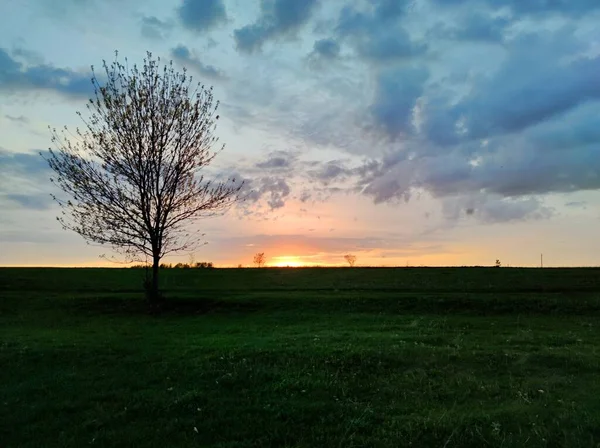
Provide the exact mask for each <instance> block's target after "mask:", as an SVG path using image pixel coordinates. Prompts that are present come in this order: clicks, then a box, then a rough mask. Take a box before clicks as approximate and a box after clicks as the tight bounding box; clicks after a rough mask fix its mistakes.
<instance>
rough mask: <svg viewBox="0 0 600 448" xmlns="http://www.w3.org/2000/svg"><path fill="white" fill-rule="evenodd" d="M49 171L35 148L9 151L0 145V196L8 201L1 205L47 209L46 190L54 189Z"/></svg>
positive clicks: (50, 203)
mask: <svg viewBox="0 0 600 448" xmlns="http://www.w3.org/2000/svg"><path fill="white" fill-rule="evenodd" d="M43 154H44V155H46V154H47V152H43ZM51 173H52V171H51V170H50V168H49V166H48V163H47V162H46V161H45V160H44V158H43V157H42V156H41V155H40V154H39V152H34V153H33V152H32V153H29V152H28V153H23V152H10V151H7V150H5V149H3V148H0V200H3V202H4V203H8V205H5V207H6V206H10V205H17V206H19V207H20V208H26V209H31V210H46V209H49V208H50V207H51V206H52V199H51V198H50V196H49V192H50V191H54V190H55V189H54V187H52V185H51V184H50V176H51Z"/></svg>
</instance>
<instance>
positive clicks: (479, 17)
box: [431, 11, 512, 43]
mask: <svg viewBox="0 0 600 448" xmlns="http://www.w3.org/2000/svg"><path fill="white" fill-rule="evenodd" d="M511 24H512V20H511V19H510V18H508V17H503V16H500V17H495V16H491V15H489V14H485V13H482V12H480V11H477V12H475V11H473V12H470V13H468V14H467V15H466V16H465V17H464V18H463V19H462V20H460V21H458V22H457V23H456V24H455V25H454V26H452V25H450V26H447V25H445V24H441V25H440V27H436V28H435V29H434V30H433V31H432V33H431V35H432V36H435V37H439V38H442V39H456V40H459V41H469V42H488V43H499V42H502V41H503V40H504V36H505V33H506V30H507V28H508V27H509V26H510V25H511Z"/></svg>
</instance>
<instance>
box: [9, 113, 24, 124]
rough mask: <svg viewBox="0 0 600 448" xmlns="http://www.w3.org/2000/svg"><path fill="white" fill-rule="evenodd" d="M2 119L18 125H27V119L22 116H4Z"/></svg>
mask: <svg viewBox="0 0 600 448" xmlns="http://www.w3.org/2000/svg"><path fill="white" fill-rule="evenodd" d="M4 118H6V119H7V120H10V121H12V122H14V123H20V124H27V123H29V118H27V117H25V116H23V115H19V116H18V117H14V116H12V115H9V114H4Z"/></svg>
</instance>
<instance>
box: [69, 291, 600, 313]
mask: <svg viewBox="0 0 600 448" xmlns="http://www.w3.org/2000/svg"><path fill="white" fill-rule="evenodd" d="M62 302H63V303H62V306H61V308H63V309H64V310H69V311H70V312H75V313H84V314H102V315H135V314H138V315H148V314H150V315H155V316H185V315H205V314H229V313H236V314H239V313H257V312H292V313H340V312H342V313H373V314H388V315H394V314H414V313H420V314H464V315H475V316H493V315H516V314H523V315H554V316H567V315H600V296H599V295H598V294H569V295H564V294H520V295H512V294H433V295H415V294H402V295H398V294H379V295H374V296H363V295H362V294H356V293H353V294H347V293H343V292H339V293H329V294H322V295H309V296H306V295H305V293H303V292H302V291H298V292H297V293H296V294H286V295H285V297H282V295H281V294H273V293H263V294H243V295H232V294H229V295H227V296H220V295H217V294H215V293H209V294H206V293H205V294H201V295H197V294H196V295H190V296H176V295H174V296H170V295H167V298H166V299H165V301H164V302H163V303H161V304H160V306H159V307H150V306H149V304H148V302H146V301H145V300H144V299H143V298H141V297H140V296H139V295H138V296H135V297H132V296H127V295H117V294H113V295H106V296H94V297H91V296H90V297H85V298H82V297H78V298H73V299H70V300H68V301H64V300H62Z"/></svg>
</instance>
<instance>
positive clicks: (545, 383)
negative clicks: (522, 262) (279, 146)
mask: <svg viewBox="0 0 600 448" xmlns="http://www.w3.org/2000/svg"><path fill="white" fill-rule="evenodd" d="M142 280H143V272H142V271H140V270H135V269H9V268H6V269H0V366H1V367H2V368H1V369H0V447H2V448H5V447H8V448H12V447H19V448H21V447H36V448H37V447H83V446H101V447H120V446H123V447H160V448H166V447H188V446H210V447H250V446H253V447H269V446H273V447H286V446H287V447H350V446H352V447H359V446H361V447H396V446H412V447H444V446H445V447H485V446H494V447H513V446H527V447H552V446H556V447H559V446H565V447H578V448H579V447H598V446H600V376H599V372H600V352H599V350H598V348H599V347H600V331H599V328H598V326H600V322H599V319H598V318H599V317H600V270H598V269H543V270H540V269H506V268H501V269H493V268H489V269H486V268H478V269H476V268H473V269H433V268H430V269H418V268H411V269H359V268H355V269H214V270H166V271H164V276H163V279H162V281H163V285H164V289H165V290H166V294H167V296H168V297H169V299H170V301H171V303H172V304H173V306H172V307H171V309H169V310H168V311H166V312H165V313H164V314H163V315H160V316H152V315H149V314H148V313H147V312H146V307H145V304H144V302H143V300H142V294H141V292H140V288H141V284H142Z"/></svg>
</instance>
